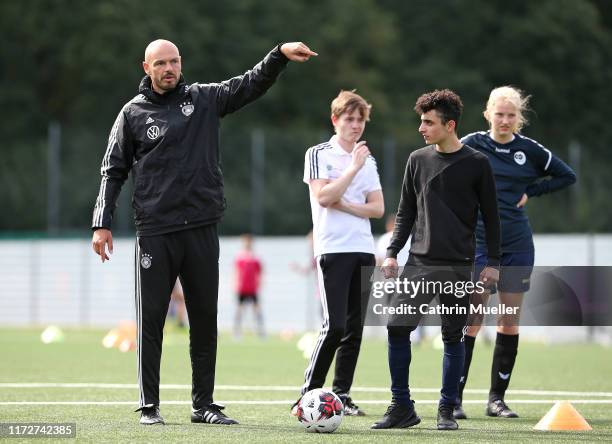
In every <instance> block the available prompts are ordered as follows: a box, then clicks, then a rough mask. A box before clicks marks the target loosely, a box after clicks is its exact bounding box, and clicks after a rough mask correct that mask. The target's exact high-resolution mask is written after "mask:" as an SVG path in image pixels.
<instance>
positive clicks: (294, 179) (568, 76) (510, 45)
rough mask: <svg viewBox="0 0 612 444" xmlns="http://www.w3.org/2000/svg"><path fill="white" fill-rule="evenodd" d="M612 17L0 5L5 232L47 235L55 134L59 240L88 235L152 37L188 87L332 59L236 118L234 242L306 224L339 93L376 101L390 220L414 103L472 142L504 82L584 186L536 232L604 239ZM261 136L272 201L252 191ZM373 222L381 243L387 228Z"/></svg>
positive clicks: (479, 1) (591, 1) (225, 128)
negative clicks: (443, 105) (169, 50)
mask: <svg viewBox="0 0 612 444" xmlns="http://www.w3.org/2000/svg"><path fill="white" fill-rule="evenodd" d="M611 9H612V8H610V5H609V2H608V1H606V0H541V1H537V2H533V1H526V0H517V1H515V2H507V1H501V0H463V1H462V0H441V1H439V2H433V3H431V2H413V1H399V0H398V1H396V0H378V1H375V0H336V1H334V2H323V1H310V2H306V1H291V2H287V1H280V0H268V1H266V2H263V1H256V0H237V1H226V2H219V1H217V0H215V1H213V0H198V1H195V0H193V1H191V0H190V1H179V2H172V4H170V3H168V2H162V1H159V0H149V1H148V2H146V3H140V2H133V1H127V0H99V1H96V2H87V1H86V2H83V1H76V0H21V1H19V2H8V1H5V2H2V3H1V4H0V25H1V29H2V35H3V39H2V40H3V44H2V45H1V46H0V79H1V84H2V85H4V86H3V88H2V92H1V93H0V106H1V109H2V111H3V113H2V114H3V116H2V119H0V132H1V134H2V139H3V140H4V142H3V146H2V149H1V153H2V161H1V162H0V208H1V209H2V211H0V231H2V232H4V234H5V235H7V233H9V235H10V236H15V235H19V234H20V233H21V234H24V233H27V234H28V235H31V234H32V233H41V234H42V235H46V234H47V233H48V232H49V227H50V222H49V220H48V218H49V217H48V211H47V210H48V209H47V206H48V205H49V203H48V193H47V190H48V186H49V177H48V175H49V173H48V167H47V161H48V159H47V156H48V142H47V140H48V129H49V125H50V123H52V122H57V123H58V124H59V127H60V128H61V143H60V146H61V152H60V158H59V162H58V164H57V166H58V167H59V171H57V174H58V177H59V196H60V199H59V202H55V205H58V206H59V219H58V221H56V224H55V226H54V229H53V230H52V234H54V235H69V236H72V235H83V236H89V234H90V232H89V227H90V219H91V212H92V208H93V203H94V200H95V198H96V195H97V193H98V186H99V180H100V177H99V166H100V161H101V159H102V156H103V154H104V151H105V148H106V141H107V138H108V132H109V130H110V127H111V125H112V123H113V121H114V119H115V116H116V114H117V113H118V111H119V110H120V109H121V107H122V105H123V104H124V103H125V102H127V101H128V100H130V99H131V98H132V97H133V96H134V95H135V94H136V93H137V87H138V83H139V80H140V78H141V77H142V75H143V74H142V68H141V61H142V58H143V52H144V47H145V46H146V44H147V43H148V42H149V41H151V40H153V39H156V38H166V39H169V40H172V41H173V42H175V43H176V44H177V45H178V46H179V48H180V50H181V55H182V57H183V73H184V75H185V78H186V80H187V81H188V82H196V81H197V82H212V81H220V80H224V79H226V78H229V77H232V76H234V75H237V74H240V73H242V72H244V71H245V70H246V69H249V68H250V67H252V66H253V65H254V64H256V63H257V62H258V61H259V60H260V59H261V58H262V57H263V56H264V55H265V54H266V53H267V51H269V50H270V49H271V48H272V47H273V46H274V45H275V44H277V43H278V42H283V41H298V40H301V41H304V42H306V43H307V44H308V45H309V46H310V47H311V48H312V49H314V50H315V51H317V52H318V53H319V54H320V55H319V57H318V58H316V59H313V60H312V61H311V62H309V63H306V64H290V65H289V67H288V68H287V70H286V71H285V72H284V73H283V75H282V76H281V78H280V79H279V81H278V82H277V84H276V85H275V86H274V87H273V88H272V89H271V90H270V91H269V93H268V94H267V95H266V96H264V97H263V98H262V99H260V100H259V101H257V102H255V103H254V104H252V105H250V106H248V107H247V108H245V109H243V110H241V111H240V112H238V113H236V114H235V115H230V116H228V117H226V118H225V119H224V121H223V125H222V128H221V138H222V139H221V140H222V147H221V148H222V158H223V170H224V175H225V181H226V195H227V200H228V211H227V213H226V216H225V219H224V221H223V223H222V224H221V232H222V233H223V234H238V233H241V232H245V231H252V230H253V229H254V220H255V219H257V218H259V219H257V220H259V221H260V222H263V223H262V224H261V225H257V224H255V228H257V227H259V228H257V231H259V232H260V233H259V234H265V235H280V234H303V233H306V232H307V231H308V230H309V229H310V226H311V219H310V210H309V204H308V193H307V188H306V186H305V185H304V184H303V182H302V174H303V161H304V153H305V151H306V149H307V148H308V147H309V146H312V145H315V144H317V143H319V142H321V141H322V140H325V139H327V138H328V137H329V136H330V135H331V133H332V128H331V124H330V121H329V104H330V102H331V100H332V99H333V98H334V97H335V95H336V94H337V93H338V91H339V90H340V89H356V90H357V91H358V92H359V93H360V94H362V95H363V96H364V97H366V99H367V100H369V101H370V102H371V103H372V104H373V113H372V120H371V122H370V123H369V125H368V127H367V128H366V134H365V136H364V139H366V140H367V141H368V145H369V146H370V148H371V149H372V151H373V154H374V156H375V157H376V159H377V162H378V167H379V172H380V174H381V178H382V180H383V185H384V187H385V189H384V193H385V200H386V203H387V211H388V212H392V211H394V210H395V208H396V206H397V199H398V192H399V187H400V181H401V178H402V174H403V168H404V164H405V161H406V159H407V157H408V155H409V154H410V152H411V151H412V150H414V149H416V148H419V147H420V146H422V144H423V142H422V138H421V137H420V136H419V135H418V133H417V131H416V130H417V125H418V116H417V115H416V114H415V113H414V111H413V106H414V102H415V100H416V98H417V97H418V96H419V95H420V94H421V93H423V92H425V91H427V90H431V89H434V88H451V89H453V90H455V91H456V92H457V93H459V94H460V95H461V97H462V99H463V101H464V105H465V112H464V117H463V120H462V122H461V124H460V128H459V133H460V134H461V135H463V134H467V133H469V132H472V131H476V130H482V129H486V122H485V121H484V119H483V117H482V111H483V108H484V105H485V102H486V99H487V96H488V93H489V91H490V90H491V89H492V88H493V87H496V86H500V85H505V84H511V85H515V86H517V87H519V88H521V89H523V90H525V91H526V92H527V93H528V94H530V95H531V96H532V99H531V108H532V110H533V111H532V112H530V113H529V115H528V118H529V121H530V124H529V126H528V127H527V128H525V130H524V133H525V134H526V135H527V136H529V137H531V138H534V139H536V140H538V141H540V142H541V143H542V144H544V145H545V146H547V147H548V148H550V149H551V150H552V151H553V152H554V153H555V154H557V155H558V156H560V157H561V158H562V159H564V160H565V161H566V162H570V164H571V165H572V166H573V167H574V168H575V169H576V170H577V173H578V175H579V177H578V184H577V186H576V187H574V189H570V190H565V191H563V192H560V193H558V194H555V195H552V196H545V197H542V198H538V199H533V200H532V201H530V202H529V205H528V211H529V215H530V218H531V222H532V226H533V228H534V230H535V231H536V232H606V231H609V230H610V227H612V205H610V199H609V195H608V193H609V190H610V189H611V188H612V174H610V172H609V171H610V169H611V167H612V150H611V149H610V147H609V146H608V143H609V142H608V141H609V140H611V139H612V126H611V125H609V124H608V123H606V122H607V120H606V119H607V118H606V115H607V113H608V111H609V107H610V100H611V99H612V86H611V85H612V63H611V60H612V12H611ZM258 137H259V139H258V140H263V146H264V147H265V148H264V152H265V164H264V168H263V171H262V170H258V171H259V174H260V175H261V177H263V178H264V183H265V191H264V192H263V193H261V195H258V196H254V195H253V193H254V187H253V182H252V180H253V179H252V174H253V170H254V168H253V158H252V145H253V140H256V139H257V138H258ZM571 144H574V146H575V148H574V149H573V150H570V149H569V147H570V145H571ZM570 151H571V152H570ZM255 189H257V187H255ZM130 193H131V184H129V183H126V186H125V187H124V192H123V193H122V196H121V198H120V202H119V204H120V206H119V209H118V210H117V218H116V225H115V227H114V230H115V231H116V232H119V233H120V234H129V233H131V232H133V225H132V222H131V209H130ZM255 204H257V206H258V207H259V208H261V212H259V213H257V212H256V211H255V212H254V209H253V206H254V205H255ZM255 213H257V215H256V216H254V214H255ZM374 227H375V230H376V231H378V232H382V231H383V224H382V221H377V222H376V223H375V224H374Z"/></svg>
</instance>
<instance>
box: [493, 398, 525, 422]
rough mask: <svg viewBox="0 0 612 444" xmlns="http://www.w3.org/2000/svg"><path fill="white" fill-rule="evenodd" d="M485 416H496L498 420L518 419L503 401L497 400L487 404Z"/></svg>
mask: <svg viewBox="0 0 612 444" xmlns="http://www.w3.org/2000/svg"><path fill="white" fill-rule="evenodd" d="M486 414H487V416H496V417H498V418H518V417H519V415H517V414H516V413H515V412H513V411H512V410H510V407H508V406H507V405H506V403H505V402H504V400H503V399H497V400H495V401H493V402H489V403H488V404H487V411H486Z"/></svg>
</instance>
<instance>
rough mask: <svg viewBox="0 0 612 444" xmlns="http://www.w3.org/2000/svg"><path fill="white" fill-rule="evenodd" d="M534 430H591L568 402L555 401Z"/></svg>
mask: <svg viewBox="0 0 612 444" xmlns="http://www.w3.org/2000/svg"><path fill="white" fill-rule="evenodd" d="M533 429H534V430H593V428H592V427H591V426H590V425H589V423H588V422H586V419H584V418H583V417H582V415H581V414H580V413H578V410H576V409H575V408H574V406H573V405H572V404H570V403H569V401H557V402H556V403H555V405H553V407H552V408H551V409H550V410H549V411H548V413H547V414H546V415H544V417H543V418H542V419H540V422H538V423H537V424H536V425H535V427H534V428H533Z"/></svg>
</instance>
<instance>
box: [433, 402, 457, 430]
mask: <svg viewBox="0 0 612 444" xmlns="http://www.w3.org/2000/svg"><path fill="white" fill-rule="evenodd" d="M458 428H459V425H458V424H457V421H455V418H453V407H452V406H450V405H446V404H440V405H439V406H438V430H457V429H458Z"/></svg>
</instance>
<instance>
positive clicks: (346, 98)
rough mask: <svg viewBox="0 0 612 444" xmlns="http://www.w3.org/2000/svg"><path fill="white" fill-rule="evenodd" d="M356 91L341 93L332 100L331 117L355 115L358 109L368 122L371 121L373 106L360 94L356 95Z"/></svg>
mask: <svg viewBox="0 0 612 444" xmlns="http://www.w3.org/2000/svg"><path fill="white" fill-rule="evenodd" d="M355 91H356V90H352V91H340V94H338V97H336V98H335V99H334V100H332V103H331V115H332V117H333V116H336V118H338V117H340V116H341V115H342V114H344V113H349V114H351V113H353V112H354V111H355V110H356V109H357V110H359V114H361V117H363V119H364V120H365V121H366V122H369V121H370V111H371V110H372V105H370V104H369V103H368V102H366V100H365V99H364V98H363V97H361V96H360V95H359V94H357V93H355Z"/></svg>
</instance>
